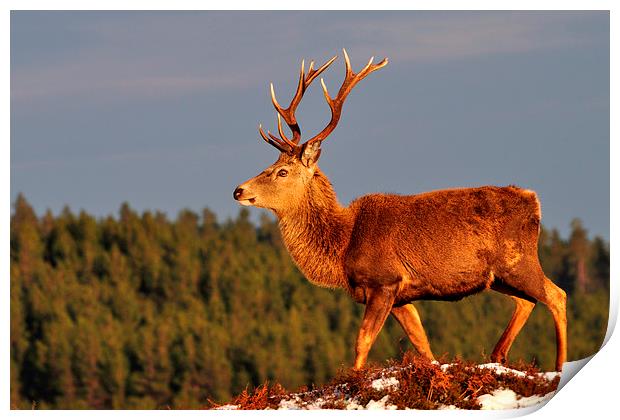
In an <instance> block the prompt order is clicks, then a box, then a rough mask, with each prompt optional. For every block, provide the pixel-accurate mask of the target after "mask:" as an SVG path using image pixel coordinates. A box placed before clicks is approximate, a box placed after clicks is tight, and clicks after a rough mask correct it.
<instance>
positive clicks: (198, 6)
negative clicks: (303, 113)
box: [0, 0, 620, 419]
mask: <svg viewBox="0 0 620 420" xmlns="http://www.w3.org/2000/svg"><path fill="white" fill-rule="evenodd" d="M617 4H618V2H617V1H615V2H614V1H603V0H598V1H597V0H591V1H587V2H586V1H574V0H572V1H570V0H569V1H562V2H559V1H549V0H546V1H540V0H539V1H533V0H522V1H518V2H517V1H504V2H501V3H499V2H493V1H480V0H478V1H469V2H463V1H457V0H452V1H448V0H437V1H416V2H406V1H391V0H383V1H381V2H359V1H358V2H355V3H353V2H337V1H334V0H329V1H326V0H315V1H313V2H311V3H309V2H296V3H292V2H290V1H288V2H285V1H276V0H264V1H261V2H254V3H250V2H237V3H236V4H234V5H231V4H229V3H223V2H204V1H196V0H194V1H189V0H178V1H175V2H170V1H168V2H166V1H161V0H152V1H149V2H148V3H139V2H130V1H119V0H110V1H106V2H102V1H90V2H88V3H85V2H80V1H76V0H73V1H56V2H53V4H51V2H49V1H42V0H38V1H34V0H32V1H28V0H25V1H15V0H9V1H5V2H3V6H2V9H3V12H4V13H3V14H2V18H1V20H0V22H1V23H2V24H1V25H0V27H1V28H2V42H1V43H0V46H1V47H0V48H1V49H2V53H3V54H2V57H3V58H4V59H5V60H6V61H9V48H10V39H9V37H10V10H11V9H14V10H50V9H56V10H72V9H76V10H140V9H143V10H203V9H212V10H231V9H233V10H234V9H237V10H262V9H263V8H267V9H288V10H306V9H312V10H341V9H351V8H354V9H364V10H399V9H408V10H409V9H414V10H446V9H447V10H610V11H611V13H610V16H611V75H612V77H611V81H610V82H611V85H610V87H611V131H610V138H611V139H613V140H612V141H611V144H610V159H611V191H610V194H611V197H610V199H611V200H610V202H611V209H610V210H611V212H610V214H612V215H614V214H617V210H618V194H617V191H614V186H616V182H615V181H616V180H617V176H618V171H617V169H616V168H615V167H614V165H613V163H614V162H616V161H617V159H616V158H617V153H618V147H617V140H616V139H617V134H618V133H617V131H618V130H617V121H618V115H617V109H618V108H617V106H616V105H617V98H618V95H617V83H615V80H616V79H615V78H614V76H613V75H616V74H617V72H618V65H617V61H618V54H617V51H616V50H617V44H618V43H617V41H614V40H617V35H618V31H617V30H616V28H617V27H618V20H619V19H618V17H617V10H618V7H617ZM256 5H260V6H261V8H260V9H259V8H257V7H256ZM144 6H148V9H144ZM231 6H236V7H231ZM379 6H380V7H379ZM558 7H561V9H558ZM274 30H277V28H275V29H274ZM2 69H3V70H2V71H3V72H4V77H3V80H4V83H3V84H2V90H3V93H4V95H3V98H4V100H3V101H2V110H3V112H2V121H3V124H2V125H1V126H2V128H3V140H4V141H2V143H1V146H0V147H2V153H1V154H0V156H1V157H0V159H2V161H3V162H2V163H3V164H2V174H3V175H2V176H3V177H4V178H5V181H4V182H3V183H2V188H3V194H4V197H9V200H8V201H9V203H8V205H6V204H5V206H4V207H3V210H2V221H3V223H2V227H1V233H2V236H3V237H4V238H5V239H4V241H3V242H2V253H1V257H0V258H2V260H1V261H2V273H3V274H4V275H3V278H4V279H6V281H5V287H4V289H3V292H4V293H3V295H4V296H3V301H4V302H5V304H6V303H8V301H9V296H8V295H9V292H8V291H9V281H8V279H9V276H10V271H9V270H10V269H9V264H10V261H9V241H8V238H9V220H10V191H9V182H8V181H9V177H10V142H9V138H10V126H9V124H10V115H9V109H10V95H9V91H10V72H9V66H8V65H4V66H3V68H2ZM616 78H617V76H616ZM584 141H587V139H584ZM617 233H618V225H617V223H615V220H614V219H613V217H612V219H611V224H610V244H611V242H612V241H613V239H614V238H616V237H618V236H617ZM613 255H614V254H613V253H612V261H611V278H612V279H617V274H618V265H617V262H616V260H614V258H613ZM9 311H10V309H9V305H8V304H7V305H6V306H5V309H4V311H2V320H3V325H4V326H5V328H3V330H2V331H3V338H4V340H3V342H4V345H3V346H2V347H1V349H2V350H0V351H1V352H2V361H3V362H4V364H3V366H4V369H3V373H4V375H3V380H2V382H1V383H2V385H1V392H2V397H3V400H4V401H5V402H4V407H5V409H6V410H8V408H9V404H10V402H9V399H10V391H9V388H10V376H9V369H10V356H9V341H10V336H9V332H10V329H9V328H8V326H9V322H10V321H9V314H10V312H9ZM617 313H618V287H617V281H615V280H612V284H611V304H610V318H609V319H610V323H609V328H608V331H607V336H606V339H605V341H606V345H605V346H604V348H602V349H601V351H600V352H599V353H598V354H596V355H595V356H594V357H593V358H592V360H591V361H590V362H589V363H588V364H587V366H586V367H585V368H584V369H583V371H582V372H580V373H579V374H578V375H577V379H575V380H571V381H570V382H569V383H568V384H567V385H566V386H565V387H564V388H562V389H561V391H559V392H558V394H557V395H556V396H555V397H554V398H553V399H552V400H551V401H550V402H549V403H548V404H547V405H546V406H545V407H544V408H543V409H541V410H539V411H536V412H534V413H533V414H531V416H532V417H530V418H542V416H558V417H562V416H567V417H569V416H570V417H571V418H572V417H573V416H589V417H591V418H597V417H603V418H606V417H608V416H607V414H608V413H611V412H615V411H616V409H615V404H614V403H615V402H616V399H617V398H618V397H617V392H616V391H615V382H616V381H617V378H618V374H619V372H620V369H619V368H618V362H617V360H616V358H615V357H614V355H615V354H619V353H620V352H619V351H618V350H619V347H618V339H617V338H614V337H612V336H611V333H612V332H613V327H614V326H615V323H616V319H617ZM577 364H578V363H577ZM577 364H576V365H577ZM511 411H512V410H511ZM527 412H529V410H523V409H522V410H518V411H517V412H516V413H515V412H497V411H495V412H485V413H483V412H463V411H458V412H448V411H442V412H416V413H415V414H412V413H408V412H391V413H387V412H385V413H384V412H382V413H381V414H380V415H381V416H387V415H393V416H401V415H402V416H404V415H406V416H411V415H415V416H416V417H423V418H428V417H435V416H458V417H459V418H464V417H470V416H476V417H480V416H482V417H489V416H491V417H496V418H500V417H506V416H508V417H513V416H517V415H524V414H527ZM110 414H111V413H109V412H106V411H89V413H88V415H89V416H94V417H98V418H107V417H109V416H110ZM119 414H120V415H123V416H124V415H131V416H134V415H138V416H143V415H148V416H149V417H153V418H157V417H160V416H165V417H166V418H167V417H168V416H170V414H171V413H168V412H166V411H148V412H146V413H145V412H137V411H133V412H127V411H122V412H116V413H115V414H114V415H115V416H118V415H119ZM9 415H10V416H12V417H22V416H32V415H37V416H46V417H47V416H51V417H57V418H63V419H64V418H72V417H74V416H78V417H82V416H83V415H84V413H81V412H79V411H61V410H58V411H34V412H33V411H10V413H9ZM174 415H175V416H178V415H181V416H187V417H196V418H198V417H200V418H204V416H213V415H217V417H218V418H221V417H229V416H234V417H236V418H239V417H245V416H252V417H254V416H256V415H268V416H269V417H278V416H287V417H288V416H289V415H290V413H282V412H280V413H277V412H265V413H260V414H259V413H256V412H246V413H240V412H237V413H233V412H226V413H224V412H217V413H214V412H205V411H175V412H174ZM299 415H302V416H303V415H310V416H315V415H322V416H323V415H329V416H336V417H337V416H343V415H348V414H346V413H344V412H327V413H326V412H324V411H321V412H320V414H319V412H314V413H299ZM355 415H356V416H361V417H364V416H370V415H372V416H373V418H374V417H375V416H376V415H377V413H372V414H371V413H369V412H368V413H360V412H357V413H356V414H355Z"/></svg>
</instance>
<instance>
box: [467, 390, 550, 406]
mask: <svg viewBox="0 0 620 420" xmlns="http://www.w3.org/2000/svg"><path fill="white" fill-rule="evenodd" d="M554 394H555V392H550V393H548V394H547V395H543V396H540V395H532V396H531V397H519V396H518V395H517V394H516V393H515V392H514V391H513V390H511V389H496V390H495V391H493V393H491V394H484V395H480V396H479V397H478V398H477V400H478V402H479V403H480V405H481V406H482V407H481V409H482V410H506V409H511V408H523V407H529V406H532V405H536V404H540V403H542V402H544V401H547V400H549V399H550V398H551V397H553V395H554Z"/></svg>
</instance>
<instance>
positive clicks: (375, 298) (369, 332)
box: [354, 287, 395, 369]
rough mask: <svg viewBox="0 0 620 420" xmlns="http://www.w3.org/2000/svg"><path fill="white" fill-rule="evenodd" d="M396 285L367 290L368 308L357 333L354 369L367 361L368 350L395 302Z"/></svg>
mask: <svg viewBox="0 0 620 420" xmlns="http://www.w3.org/2000/svg"><path fill="white" fill-rule="evenodd" d="M394 297H395V287H394V288H382V289H376V290H370V289H367V290H366V310H365V311H364V319H363V320H362V326H361V327H360V331H359V333H358V335H357V344H356V346H355V365H354V369H361V368H362V367H363V366H364V364H365V363H366V359H367V358H368V352H369V351H370V348H371V347H372V344H373V343H374V342H375V339H376V338H377V334H379V331H381V327H383V324H384V323H385V320H386V318H387V316H388V315H389V314H390V310H391V309H392V305H393V304H394Z"/></svg>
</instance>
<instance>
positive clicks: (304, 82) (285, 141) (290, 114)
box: [261, 56, 338, 151]
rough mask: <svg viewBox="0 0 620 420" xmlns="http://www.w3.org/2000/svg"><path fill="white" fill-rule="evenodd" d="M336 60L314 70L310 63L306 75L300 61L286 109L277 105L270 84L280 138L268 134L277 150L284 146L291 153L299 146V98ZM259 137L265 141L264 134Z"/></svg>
mask: <svg viewBox="0 0 620 420" xmlns="http://www.w3.org/2000/svg"><path fill="white" fill-rule="evenodd" d="M336 58H338V56H334V57H333V58H332V59H331V60H329V61H328V62H327V63H325V64H323V65H322V66H321V67H320V68H318V69H316V70H315V69H314V61H311V62H310V66H309V68H308V73H307V74H306V73H305V61H304V60H301V70H300V72H299V82H298V83H297V89H296V90H295V95H294V96H293V99H292V100H291V103H290V104H289V106H288V108H283V107H282V106H281V105H280V104H279V103H278V100H277V99H276V93H275V89H274V87H273V83H271V84H270V90H271V102H272V103H273V106H274V108H275V109H276V111H277V112H278V114H277V115H278V133H279V134H280V137H281V138H280V139H277V137H275V136H272V135H271V134H270V133H269V132H268V134H269V136H270V137H271V139H272V140H273V141H276V140H275V139H277V144H278V145H279V146H280V147H278V150H281V147H282V146H284V145H286V148H287V149H288V148H290V149H291V151H292V150H294V149H295V147H297V145H298V144H299V140H300V139H301V129H300V128H299V125H298V124H297V119H296V118H295V111H296V109H297V106H298V105H299V103H300V102H301V98H302V97H303V95H304V93H305V92H306V89H307V88H308V86H310V83H312V81H313V80H314V79H316V77H317V76H318V75H320V74H321V73H322V72H323V71H324V70H325V69H326V68H327V67H329V66H330V65H331V64H332V63H333V62H334V60H336ZM281 118H283V119H284V121H285V122H286V124H287V125H288V127H289V129H290V130H291V132H292V133H293V136H292V138H290V139H289V138H288V137H286V135H285V134H284V130H283V129H282V121H281ZM261 136H263V138H264V139H267V137H266V135H264V133H261ZM269 144H272V142H269ZM276 147H277V146H276Z"/></svg>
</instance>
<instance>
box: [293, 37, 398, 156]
mask: <svg viewBox="0 0 620 420" xmlns="http://www.w3.org/2000/svg"><path fill="white" fill-rule="evenodd" d="M342 52H343V53H344V61H345V65H346V75H345V78H344V82H342V86H341V87H340V90H339V91H338V94H337V95H336V97H335V98H331V97H330V96H329V92H328V91H327V86H325V82H324V81H323V78H321V86H322V87H323V94H324V95H325V100H326V101H327V104H328V105H329V108H330V109H331V111H332V118H331V120H330V121H329V124H327V126H326V127H325V128H324V129H323V131H321V132H320V133H319V134H317V135H316V136H314V137H312V138H311V139H310V140H308V141H306V142H305V143H304V145H303V146H306V145H308V146H311V145H313V144H314V143H316V142H319V144H320V142H322V141H323V140H325V138H326V137H327V136H329V135H330V134H331V132H332V131H334V129H335V128H336V126H337V125H338V121H339V120H340V114H341V112H342V105H343V104H344V101H345V99H346V98H347V95H348V94H349V92H351V89H353V88H354V87H355V85H356V84H357V83H358V82H359V81H360V80H362V79H363V78H365V77H366V76H368V75H369V74H370V73H372V72H373V71H375V70H379V69H380V68H381V67H384V66H385V65H387V63H388V59H387V58H384V59H383V60H382V61H381V62H380V63H377V64H372V62H373V60H374V57H370V60H368V64H366V67H364V68H363V69H362V70H361V71H360V72H359V73H357V74H356V73H353V70H351V62H350V61H349V55H348V54H347V50H345V49H344V48H343V49H342ZM314 148H315V149H316V146H315V147H314Z"/></svg>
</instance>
